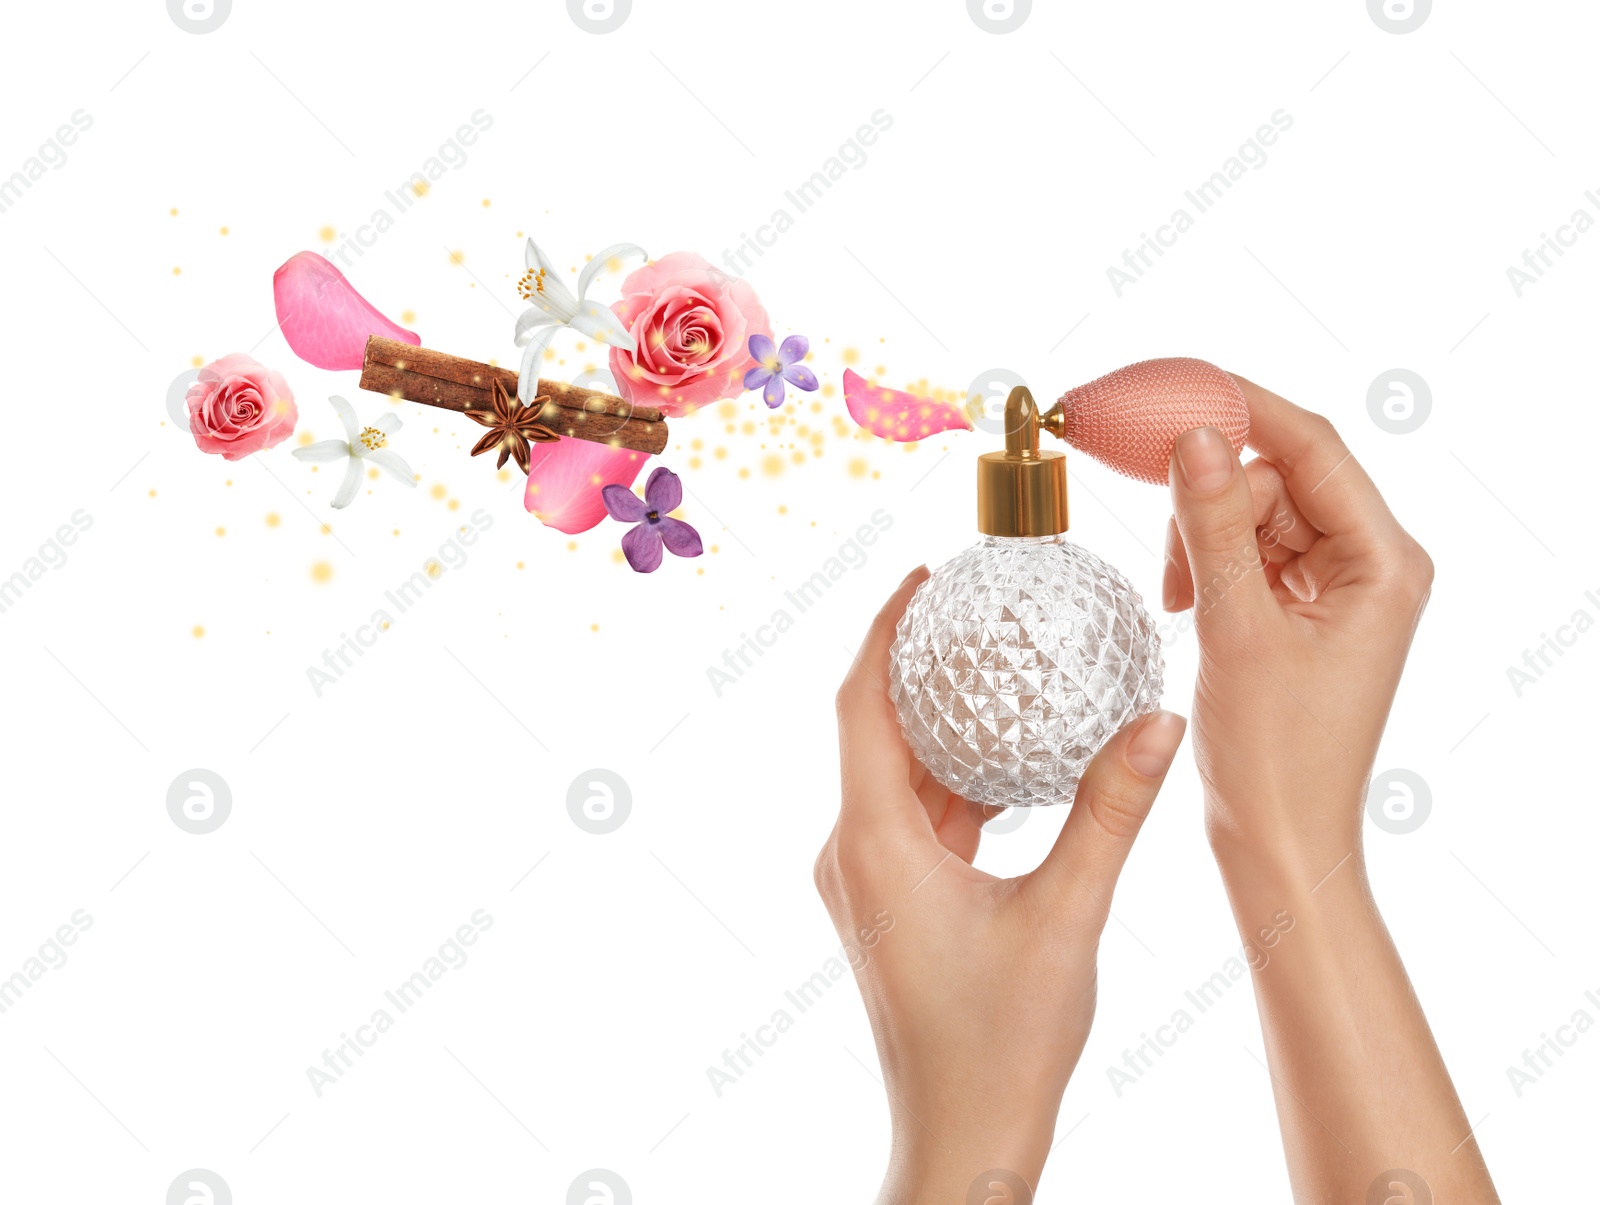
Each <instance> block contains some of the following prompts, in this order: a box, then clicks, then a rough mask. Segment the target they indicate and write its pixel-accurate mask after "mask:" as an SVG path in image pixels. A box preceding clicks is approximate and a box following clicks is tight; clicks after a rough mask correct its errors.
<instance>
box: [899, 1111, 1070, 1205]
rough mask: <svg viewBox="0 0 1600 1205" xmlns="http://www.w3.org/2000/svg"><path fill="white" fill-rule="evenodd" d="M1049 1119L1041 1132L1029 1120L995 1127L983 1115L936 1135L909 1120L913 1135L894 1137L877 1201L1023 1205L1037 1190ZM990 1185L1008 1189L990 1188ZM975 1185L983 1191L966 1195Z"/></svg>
mask: <svg viewBox="0 0 1600 1205" xmlns="http://www.w3.org/2000/svg"><path fill="white" fill-rule="evenodd" d="M1054 1121H1055V1119H1054V1117H1053V1116H1052V1117H1051V1118H1049V1119H1048V1120H1047V1121H1046V1122H1045V1124H1044V1126H1043V1127H1042V1130H1041V1127H1040V1126H1039V1125H1037V1124H1036V1123H1032V1122H1027V1123H1021V1124H1018V1125H1014V1126H998V1127H997V1126H994V1125H992V1124H987V1119H985V1122H986V1123H985V1124H983V1125H981V1126H975V1127H974V1126H963V1127H962V1128H961V1129H960V1130H959V1131H951V1130H949V1129H948V1127H946V1128H945V1132H944V1133H943V1134H942V1135H941V1137H939V1138H935V1137H934V1136H933V1135H931V1134H930V1133H928V1132H927V1131H926V1130H923V1129H922V1128H921V1127H920V1126H918V1125H917V1123H916V1122H914V1121H913V1122H912V1123H911V1124H912V1126H913V1128H915V1129H916V1130H917V1134H916V1136H915V1137H912V1136H909V1135H907V1136H905V1137H904V1138H902V1137H901V1136H899V1135H897V1136H896V1139H895V1144H894V1151H893V1154H892V1155H891V1157H890V1161H889V1171H888V1174H887V1175H886V1176H885V1178H884V1182H883V1190H882V1192H881V1193H880V1194H879V1197H878V1202H879V1205H951V1203H952V1202H965V1201H967V1200H969V1199H974V1200H979V1201H987V1200H990V1199H992V1198H996V1197H998V1198H999V1199H1000V1200H1009V1201H1015V1202H1017V1205H1026V1202H1029V1201H1031V1200H1032V1199H1033V1195H1034V1194H1035V1193H1036V1192H1037V1191H1038V1187H1039V1176H1040V1174H1041V1172H1042V1171H1043V1169H1044V1163H1045V1159H1046V1158H1047V1157H1048V1156H1049V1154H1050V1143H1051V1140H1052V1137H1053V1134H1052V1132H1051V1130H1052V1128H1053V1125H1054ZM994 1183H998V1184H1001V1185H1004V1187H1005V1189H1007V1190H1009V1193H1008V1192H1005V1191H1002V1190H1001V1189H1000V1188H998V1187H995V1188H991V1187H990V1185H991V1184H994ZM975 1186H981V1187H982V1190H983V1191H981V1192H979V1193H978V1194H977V1195H976V1196H970V1195H969V1194H971V1191H972V1189H973V1188H974V1187H975ZM1024 1188H1026V1190H1027V1191H1026V1193H1024V1192H1023V1191H1022V1190H1023V1189H1024Z"/></svg>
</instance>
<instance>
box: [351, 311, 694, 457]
mask: <svg viewBox="0 0 1600 1205" xmlns="http://www.w3.org/2000/svg"><path fill="white" fill-rule="evenodd" d="M495 377H499V378H500V382H501V384H503V385H504V386H505V388H506V392H507V393H509V394H511V396H512V397H515V396H516V394H517V374H516V373H515V372H513V371H512V370H511V369H509V368H499V367H491V366H490V365H488V364H484V363H481V362H479V361H477V360H468V359H464V358H463V357H461V356H452V355H449V354H447V353H445V352H442V351H434V350H432V349H431V348H426V347H413V346H412V345H411V344H409V343H401V342H398V341H397V340H394V339H385V338H382V337H381V336H378V335H372V336H370V337H369V338H368V339H367V354H366V362H365V364H364V365H363V366H362V369H361V388H363V389H367V390H371V391H372V392H373V393H386V394H388V395H389V396H391V397H402V398H405V399H406V400H407V401H410V402H421V403H423V404H424V405H428V406H439V407H442V408H443V409H446V410H457V411H460V410H488V409H490V401H489V388H490V384H489V383H490V382H491V381H492V380H493V379H494V378H495ZM538 395H539V396H540V397H548V398H549V399H550V400H549V401H547V402H545V403H544V404H543V405H542V407H541V408H540V411H539V422H540V424H541V425H543V426H546V427H549V428H550V429H551V430H552V431H554V432H555V433H556V434H557V435H561V436H567V437H571V438H574V439H587V440H590V441H592V442H595V443H604V444H610V445H611V446H612V447H616V448H627V449H629V450H630V451H634V452H644V453H647V454H649V455H652V456H654V455H656V454H658V453H660V452H662V451H664V450H665V449H666V446H667V422H666V419H665V418H664V417H663V416H662V414H661V411H659V410H657V409H656V408H655V407H653V406H635V405H633V404H632V403H630V402H628V401H625V400H624V399H622V398H620V397H617V396H615V395H614V394H610V393H603V392H601V391H600V390H597V389H584V388H582V387H581V386H578V385H569V384H567V383H565V382H564V381H547V380H544V379H543V378H541V379H540V381H539V388H538Z"/></svg>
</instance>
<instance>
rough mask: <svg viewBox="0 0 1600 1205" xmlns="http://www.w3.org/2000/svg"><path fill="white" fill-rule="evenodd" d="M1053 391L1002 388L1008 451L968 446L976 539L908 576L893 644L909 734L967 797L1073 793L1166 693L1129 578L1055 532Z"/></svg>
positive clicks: (1042, 801)
mask: <svg viewBox="0 0 1600 1205" xmlns="http://www.w3.org/2000/svg"><path fill="white" fill-rule="evenodd" d="M1066 421H1067V419H1066V414H1065V412H1064V411H1063V408H1062V406H1061V405H1060V404H1059V403H1058V404H1057V405H1056V406H1054V407H1052V409H1051V410H1050V411H1049V413H1047V414H1044V415H1041V414H1040V413H1039V410H1038V407H1037V406H1036V405H1035V403H1034V400H1033V395H1032V394H1031V393H1029V392H1028V390H1027V388H1026V387H1024V386H1018V387H1017V388H1015V389H1013V390H1012V391H1011V395H1010V396H1009V397H1008V398H1007V399H1006V408H1005V429H1006V448H1005V451H1004V452H988V453H985V454H984V455H982V456H980V457H979V458H978V530H979V531H980V532H982V533H983V539H982V540H981V541H980V542H979V543H977V544H975V545H973V546H972V547H971V548H969V549H967V550H966V551H965V552H963V553H961V554H960V555H958V556H957V557H955V558H954V559H953V560H951V561H949V562H947V563H946V564H944V565H941V566H940V567H939V569H938V570H937V571H935V572H934V574H933V575H932V576H931V577H930V578H929V579H928V580H927V581H925V582H923V583H922V585H921V586H920V587H918V589H917V592H916V594H915V595H913V596H912V599H911V602H910V604H909V605H908V606H907V608H906V613H905V615H904V616H903V617H902V618H901V620H900V624H899V627H898V628H897V629H896V632H895V640H894V644H893V646H892V647H891V649H890V653H889V673H890V679H889V697H890V698H891V699H892V700H893V701H894V706H895V711H896V713H897V714H898V715H899V718H900V726H901V729H902V731H903V732H904V733H905V738H906V743H907V744H908V745H909V746H910V747H911V751H912V753H914V754H915V755H916V757H917V759H918V760H919V761H921V762H922V764H923V765H924V766H926V767H927V769H928V771H929V773H931V774H932V775H933V776H934V777H935V778H936V779H938V780H939V782H940V783H942V784H943V785H944V786H945V787H946V788H948V789H949V790H951V791H954V792H955V793H956V794H958V795H962V796H964V797H966V798H967V799H970V800H972V801H973V802H975V803H983V804H992V805H1000V806H1007V807H1038V806H1043V805H1046V804H1054V803H1071V802H1072V799H1073V796H1074V795H1075V794H1076V792H1077V789H1078V780H1079V779H1080V778H1081V777H1082V775H1083V771H1084V769H1085V768H1086V767H1087V766H1088V764H1089V760H1090V759H1091V758H1092V757H1093V756H1094V755H1095V754H1096V753H1097V752H1098V751H1099V750H1100V747H1101V746H1102V745H1103V744H1105V742H1106V741H1107V740H1108V739H1109V738H1110V737H1111V736H1112V734H1113V733H1115V732H1116V731H1117V730H1118V729H1119V728H1121V727H1122V726H1123V725H1124V724H1126V723H1127V722H1128V721H1129V720H1131V719H1133V718H1134V717H1135V716H1139V715H1143V714H1144V713H1145V712H1148V711H1152V710H1154V709H1155V707H1156V706H1157V704H1158V703H1159V702H1160V700H1161V674H1162V661H1161V641H1160V637H1159V636H1158V635H1157V634H1156V630H1155V625H1154V624H1153V623H1152V622H1151V619H1150V616H1149V614H1148V613H1147V612H1146V611H1145V609H1144V603H1143V601H1142V600H1141V599H1140V597H1139V595H1138V593H1137V592H1136V591H1135V590H1134V589H1133V587H1132V586H1131V585H1129V584H1128V580H1127V578H1125V577H1123V576H1122V574H1121V573H1119V572H1117V570H1116V569H1114V568H1113V567H1112V566H1111V565H1108V564H1107V563H1106V562H1105V561H1103V560H1101V559H1100V558H1099V557H1097V556H1095V555H1094V554H1093V553H1091V552H1088V551H1086V550H1085V549H1083V548H1081V547H1079V546H1078V545H1076V544H1074V543H1072V542H1071V541H1070V540H1068V539H1066V538H1065V536H1064V534H1063V533H1064V532H1065V531H1066V530H1067V470H1066V456H1065V455H1064V454H1063V453H1061V452H1056V451H1041V450H1040V448H1039V431H1040V429H1041V428H1043V429H1045V430H1048V431H1050V432H1052V433H1053V434H1055V435H1056V436H1057V437H1060V436H1061V435H1062V433H1063V428H1064V426H1065V424H1066Z"/></svg>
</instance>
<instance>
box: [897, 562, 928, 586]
mask: <svg viewBox="0 0 1600 1205" xmlns="http://www.w3.org/2000/svg"><path fill="white" fill-rule="evenodd" d="M926 568H927V566H926V565H918V566H917V567H916V568H915V569H913V570H912V571H911V572H910V573H908V574H906V575H905V576H904V577H903V578H901V579H900V584H901V585H902V586H903V585H905V584H906V583H907V582H909V581H910V580H911V579H912V578H914V577H916V576H917V574H919V573H921V572H922V571H923V570H924V569H926Z"/></svg>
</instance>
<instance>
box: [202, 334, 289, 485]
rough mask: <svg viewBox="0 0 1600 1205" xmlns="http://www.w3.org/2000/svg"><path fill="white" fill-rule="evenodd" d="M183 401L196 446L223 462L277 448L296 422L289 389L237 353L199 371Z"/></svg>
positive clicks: (265, 369)
mask: <svg viewBox="0 0 1600 1205" xmlns="http://www.w3.org/2000/svg"><path fill="white" fill-rule="evenodd" d="M184 401H185V402H186V403H187V404H188V407H189V433H190V434H191V435H193V436H194V442H195V444H196V446H198V447H199V449H200V450H201V451H202V452H215V453H217V454H218V455H220V456H221V457H222V458H223V459H224V460H242V459H243V458H244V457H246V456H249V455H251V454H252V453H254V452H259V451H261V450H262V449H263V448H270V447H272V446H273V445H274V444H280V443H282V442H283V441H284V440H286V439H288V438H289V436H290V434H292V433H293V431H294V424H295V421H296V420H297V419H298V418H299V415H298V413H297V412H296V411H295V408H294V394H293V393H291V392H290V391H289V383H288V382H287V381H285V380H284V379H283V378H282V377H281V376H279V375H278V374H277V373H275V372H273V371H272V369H270V368H267V367H265V366H264V365H261V364H257V363H256V362H255V361H254V360H252V359H251V358H250V357H249V356H247V355H244V354H243V353H240V352H235V353H234V354H233V355H231V356H223V357H222V359H220V360H213V361H212V362H211V363H209V364H207V365H206V366H205V367H204V368H202V369H201V370H200V379H199V380H198V381H196V382H195V383H194V384H193V385H190V386H189V393H188V396H187V397H185V399H184Z"/></svg>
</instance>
